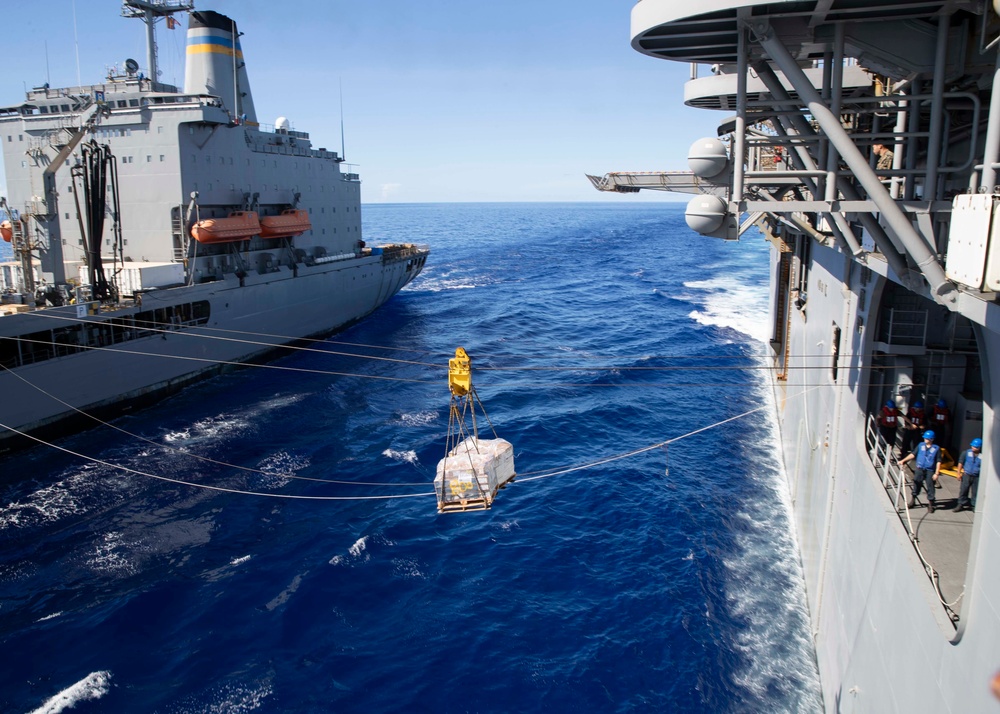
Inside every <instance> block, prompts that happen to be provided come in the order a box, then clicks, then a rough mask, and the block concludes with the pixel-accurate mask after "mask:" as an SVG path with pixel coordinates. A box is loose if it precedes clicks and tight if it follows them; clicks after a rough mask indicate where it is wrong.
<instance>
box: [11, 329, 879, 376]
mask: <svg viewBox="0 0 1000 714" xmlns="http://www.w3.org/2000/svg"><path fill="white" fill-rule="evenodd" d="M157 331H158V332H164V333H169V334H174V335H186V336H190V337H200V336H201V335H196V334H191V333H186V332H184V331H180V332H176V331H170V330H157ZM209 339H219V338H212V337H209ZM222 339H228V338H222ZM290 339H294V338H290ZM0 340H10V341H16V342H25V343H29V344H43V345H51V346H54V347H67V345H66V344H64V343H60V342H55V341H53V340H38V339H33V338H25V337H3V336H0ZM229 341H235V342H243V343H246V344H256V345H259V346H262V347H264V348H265V349H279V348H280V349H289V350H301V351H306V352H313V353H317V354H323V355H330V356H342V357H353V358H357V359H363V360H375V361H384V362H393V363H397V364H405V365H413V366H421V367H430V368H432V369H435V370H441V371H446V369H447V368H446V367H444V366H442V365H439V364H432V363H428V362H416V361H413V360H400V359H395V358H390V357H378V356H374V355H359V354H352V353H344V352H333V351H329V350H321V349H316V348H311V347H297V346H294V345H276V344H270V343H265V342H253V343H250V342H247V341H243V340H229ZM123 344H124V343H123ZM72 347H73V348H74V349H79V350H87V351H97V352H112V353H116V354H128V355H135V356H138V357H154V358H161V359H175V360H187V361H192V362H202V363H207V364H215V365H231V366H238V367H253V368H259V369H272V370H278V371H287V372H301V373H307V374H322V375H330V376H335V377H361V378H365V379H376V380H384V381H390V382H410V383H415V384H437V383H438V382H437V381H430V380H426V379H415V378H410V377H388V376H382V375H371V374H356V373H353V372H341V371H337V370H329V369H318V368H309V367H290V366H284V365H276V364H269V363H265V364H261V363H254V362H243V361H239V360H222V359H211V358H208V357H195V356H192V355H178V354H163V353H160V352H143V351H138V350H129V349H121V348H119V347H107V346H97V345H72ZM793 358H795V359H803V360H805V359H824V358H825V359H829V356H828V355H801V356H796V355H793ZM477 359H481V358H477ZM646 359H710V360H719V359H728V360H752V359H754V357H753V356H733V357H720V356H712V355H705V356H694V355H684V356H677V357H674V356H667V355H659V356H651V357H646ZM849 367H851V368H856V369H858V370H862V371H864V370H879V369H884V367H883V366H881V365H870V364H869V365H855V366H853V367H852V365H850V364H849V363H841V364H839V365H838V369H847V368H849ZM830 368H831V365H830V364H829V363H825V364H815V365H796V366H794V367H791V368H789V367H782V366H777V365H761V364H756V365H755V364H736V365H723V366H719V365H680V366H679V365H674V366H661V367H656V366H646V365H643V366H628V365H598V366H582V365H570V366H555V367H552V366H522V367H517V366H511V367H497V366H494V367H490V366H477V368H476V369H477V371H482V372H535V371H543V372H544V371H548V372H727V371H768V372H773V371H781V370H786V369H796V370H826V369H830ZM527 385H528V383H527V382H511V383H497V384H493V385H491V386H494V387H511V386H527ZM553 386H559V387H568V386H574V387H649V386H660V387H664V386H666V387H698V386H748V385H746V384H742V383H732V384H724V383H722V384H720V383H717V382H694V383H692V382H686V383H655V382H654V383H635V382H632V383H627V384H613V383H586V382H583V383H565V382H564V383H555V384H554V385H553Z"/></svg>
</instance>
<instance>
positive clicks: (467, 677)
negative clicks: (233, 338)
mask: <svg viewBox="0 0 1000 714" xmlns="http://www.w3.org/2000/svg"><path fill="white" fill-rule="evenodd" d="M363 216H364V219H363V230H364V235H365V238H366V240H367V241H368V242H369V244H372V243H378V242H381V241H400V240H405V241H410V242H417V243H428V244H430V245H431V248H432V254H431V257H430V259H429V260H428V263H427V266H426V268H425V269H424V272H423V274H422V275H421V276H420V277H419V278H418V279H417V280H415V281H414V282H413V283H412V284H411V285H410V286H409V287H407V288H406V289H405V290H403V291H402V292H401V293H400V294H399V295H398V296H397V297H396V298H394V299H393V300H392V301H390V302H389V303H388V304H386V305H385V306H384V307H382V308H381V309H380V310H379V311H378V312H376V313H375V314H374V315H372V316H371V317H369V318H368V319H366V320H364V321H363V322H361V323H359V324H357V325H354V326H353V327H351V328H349V329H347V330H345V331H343V332H341V333H339V334H337V335H335V336H333V337H332V338H330V339H329V340H327V341H325V342H323V343H321V344H320V345H319V347H320V348H321V351H315V350H314V351H304V350H303V351H295V352H293V353H291V354H290V355H289V356H287V357H283V358H281V359H280V360H279V361H278V362H277V363H276V364H278V365H282V366H290V367H295V368H298V369H299V370H301V371H294V372H293V371H279V370H273V369H268V368H266V367H248V368H245V369H240V370H235V371H231V372H228V373H226V374H223V375H221V376H218V377H216V378H213V379H211V380H209V381H207V382H203V383H201V384H199V385H196V386H194V387H192V388H189V389H187V390H186V391H184V392H182V393H180V394H179V395H177V396H175V397H173V398H171V399H168V400H165V401H163V402H161V403H159V404H157V405H155V406H153V407H150V408H148V409H145V410H143V411H139V412H137V413H134V414H131V415H129V416H126V417H123V418H120V419H118V420H117V421H116V422H114V426H116V427H118V430H116V429H112V428H109V427H105V426H102V427H98V428H95V429H92V430H90V431H87V432H85V433H82V434H78V435H75V436H70V437H66V438H63V439H61V440H59V441H58V442H57V443H56V446H58V447H60V448H61V449H63V450H58V449H56V448H54V447H49V446H40V447H37V448H33V449H31V450H28V451H24V452H21V453H18V454H14V455H11V456H7V457H5V458H3V459H2V460H0V473H2V476H0V538H2V540H3V548H2V551H0V647H2V650H3V652H4V657H3V660H4V666H3V667H2V668H0V711H4V712H73V713H74V714H75V713H77V712H162V713H163V714H168V713H169V714H175V713H180V712H365V713H368V714H370V713H373V712H510V711H522V712H542V711H544V712H574V713H576V714H578V713H579V712H706V711H711V712H747V711H752V712H808V711H821V710H822V700H821V694H820V688H819V681H818V675H817V672H816V666H815V655H814V652H813V648H812V641H811V636H810V623H809V619H808V613H807V609H806V601H805V594H804V590H803V583H802V577H801V572H800V566H799V561H798V555H797V548H796V544H795V541H794V535H793V534H792V532H791V527H790V524H789V509H790V505H789V499H788V496H787V489H786V482H785V475H784V473H783V470H782V466H781V462H780V456H779V454H778V450H777V448H778V447H777V437H776V431H775V427H774V417H773V414H774V411H773V406H772V402H771V397H770V393H769V390H768V387H767V376H766V369H765V368H766V362H765V360H764V358H763V356H762V355H763V354H764V351H765V348H766V340H767V338H768V336H769V327H768V308H767V287H766V286H767V274H768V261H767V244H766V242H765V241H764V240H763V239H762V238H761V237H760V236H759V235H751V236H749V237H745V238H744V240H742V241H740V242H739V243H724V242H722V241H717V240H713V239H708V238H701V237H699V236H696V235H694V234H693V233H691V232H690V231H689V230H688V229H687V228H686V226H685V223H684V215H683V205H682V204H681V205H678V204H672V203H662V204H660V203H629V202H628V198H627V197H624V198H623V199H622V201H621V202H613V203H611V202H609V203H593V204H544V203H542V204H419V205H418V204H410V205H391V204H375V205H366V206H365V207H364V209H363ZM459 346H462V347H464V348H465V349H466V350H467V351H468V353H469V355H470V356H471V359H472V369H473V383H474V385H475V386H476V389H477V392H478V394H479V396H480V398H481V400H482V402H483V405H484V407H485V409H486V411H487V412H488V415H489V422H488V424H491V425H492V427H493V429H495V431H496V434H497V435H498V436H499V437H501V438H504V439H506V440H508V441H510V442H511V443H512V444H513V446H514V453H515V465H516V468H517V472H518V474H519V477H518V479H517V480H516V481H515V482H514V483H513V484H511V485H509V486H508V487H507V488H506V489H504V490H502V491H500V492H499V494H498V496H497V499H496V501H495V502H494V504H493V507H492V509H491V510H489V511H481V512H472V513H461V514H438V513H437V511H436V501H435V497H434V495H433V487H432V481H433V478H434V473H435V467H436V464H437V462H438V460H439V459H441V458H442V457H443V456H444V450H445V437H446V433H447V429H448V407H449V391H448V384H447V363H448V359H449V357H451V356H453V354H454V351H455V348H456V347H459ZM81 377H82V378H85V377H86V376H85V375H81ZM0 398H2V395H0ZM488 424H484V423H482V421H481V422H480V424H479V426H480V429H481V435H484V434H483V433H482V432H483V431H487V432H488V431H489V426H488ZM484 436H487V437H489V436H492V434H491V433H486V434H485V435H484ZM664 442H670V443H668V444H667V445H666V446H665V447H664V446H660V444H663V443H664ZM648 447H652V448H648ZM69 452H72V453H69ZM633 452H635V453H633ZM630 454H631V455H630ZM595 462H600V463H595ZM157 477H159V478H157ZM164 478H166V479H172V480H162V479H164ZM177 481H184V482H191V483H197V484H203V485H206V486H212V487H215V488H217V489H226V490H206V489H204V488H198V487H195V486H190V485H184V484H180V483H177Z"/></svg>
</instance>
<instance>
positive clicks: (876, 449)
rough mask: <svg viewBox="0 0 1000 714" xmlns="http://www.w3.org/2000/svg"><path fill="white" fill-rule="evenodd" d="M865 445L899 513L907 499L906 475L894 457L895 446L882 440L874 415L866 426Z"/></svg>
mask: <svg viewBox="0 0 1000 714" xmlns="http://www.w3.org/2000/svg"><path fill="white" fill-rule="evenodd" d="M865 444H866V445H867V446H868V454H869V456H871V460H872V465H873V466H874V467H875V471H876V472H877V473H881V474H882V488H884V489H885V491H886V493H887V494H888V495H889V498H890V500H892V502H893V505H894V506H895V508H896V510H897V511H898V510H899V509H900V507H901V504H902V503H903V501H905V499H906V492H905V486H906V474H905V473H904V471H903V469H902V467H901V466H900V465H899V461H897V460H896V458H895V456H894V455H893V449H894V448H895V444H889V443H887V442H886V440H885V439H883V438H882V434H881V433H880V432H879V430H878V423H877V422H876V419H875V416H874V415H869V417H868V423H867V424H866V425H865Z"/></svg>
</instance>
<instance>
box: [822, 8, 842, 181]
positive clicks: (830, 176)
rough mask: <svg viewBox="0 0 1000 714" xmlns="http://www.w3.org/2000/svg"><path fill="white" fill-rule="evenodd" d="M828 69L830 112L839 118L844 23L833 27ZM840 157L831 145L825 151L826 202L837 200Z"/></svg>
mask: <svg viewBox="0 0 1000 714" xmlns="http://www.w3.org/2000/svg"><path fill="white" fill-rule="evenodd" d="M829 58H830V59H829V62H830V64H831V67H830V88H831V92H830V111H831V112H833V113H834V114H835V115H836V116H840V104H841V99H842V97H843V94H844V23H842V22H838V23H837V24H836V25H834V27H833V52H832V53H831V54H830V55H829ZM839 160H840V157H839V155H838V154H837V150H836V149H835V148H834V146H833V144H828V145H827V151H826V172H827V173H826V200H827V201H833V200H834V199H835V198H837V165H838V163H839Z"/></svg>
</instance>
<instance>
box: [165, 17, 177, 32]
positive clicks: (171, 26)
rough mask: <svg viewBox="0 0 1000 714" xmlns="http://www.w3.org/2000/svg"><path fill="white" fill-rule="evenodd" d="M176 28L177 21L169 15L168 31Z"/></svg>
mask: <svg viewBox="0 0 1000 714" xmlns="http://www.w3.org/2000/svg"><path fill="white" fill-rule="evenodd" d="M175 27H177V20H175V19H174V18H172V17H170V15H167V29H168V30H173V29H174V28H175Z"/></svg>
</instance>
